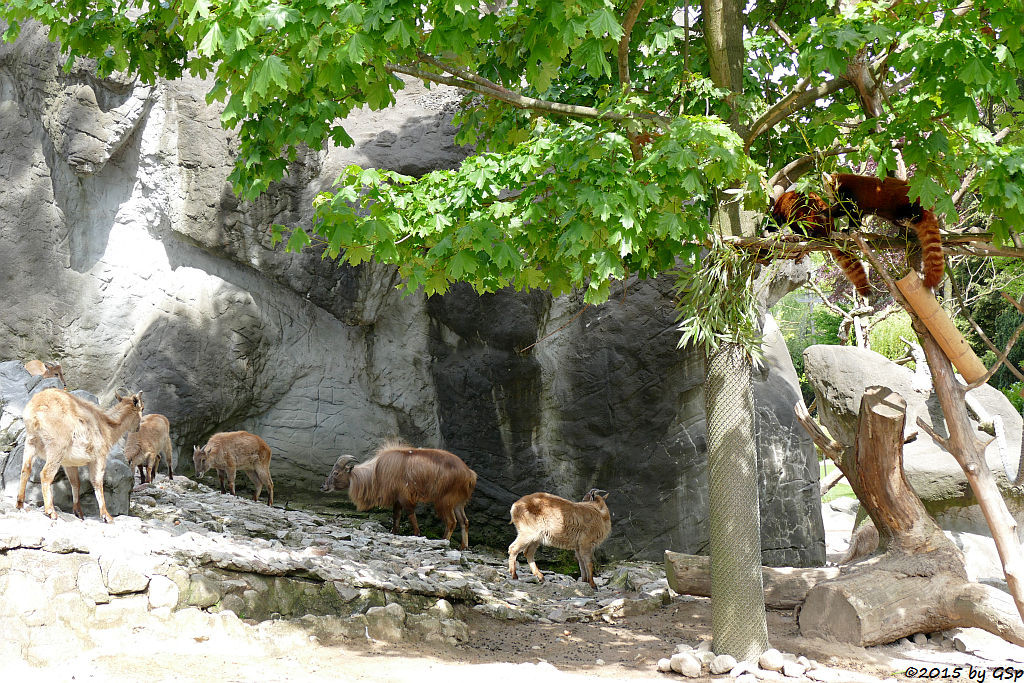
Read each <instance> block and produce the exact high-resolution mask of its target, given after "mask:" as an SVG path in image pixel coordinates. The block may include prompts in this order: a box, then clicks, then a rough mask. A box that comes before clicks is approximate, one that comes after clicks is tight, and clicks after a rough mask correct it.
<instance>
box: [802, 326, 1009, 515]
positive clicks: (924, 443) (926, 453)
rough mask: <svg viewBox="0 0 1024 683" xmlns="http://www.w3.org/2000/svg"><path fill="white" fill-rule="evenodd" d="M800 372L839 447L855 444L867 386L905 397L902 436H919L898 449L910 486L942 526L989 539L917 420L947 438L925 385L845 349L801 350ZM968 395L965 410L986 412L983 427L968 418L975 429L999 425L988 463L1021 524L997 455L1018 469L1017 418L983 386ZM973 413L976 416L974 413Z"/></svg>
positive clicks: (956, 470) (964, 488) (958, 475)
mask: <svg viewBox="0 0 1024 683" xmlns="http://www.w3.org/2000/svg"><path fill="white" fill-rule="evenodd" d="M804 369H805V372H806V373H807V377H808V378H809V379H810V381H811V385H812V386H813V387H814V394H815V396H816V399H817V404H818V419H819V420H820V421H821V423H822V424H823V425H825V427H827V428H828V430H829V432H830V433H831V434H832V435H833V437H834V438H835V439H836V440H837V441H839V442H841V443H844V444H852V443H853V442H854V436H855V434H856V430H857V414H858V412H859V410H860V400H861V396H862V395H863V394H864V390H865V389H866V388H867V387H870V386H884V387H888V388H889V389H891V390H892V391H895V392H896V393H898V394H899V395H900V396H902V397H903V398H904V400H906V402H907V420H906V424H905V427H904V432H905V434H906V435H907V436H909V435H910V434H911V433H912V432H917V436H916V438H915V439H914V440H913V441H911V442H910V443H908V444H905V445H904V447H903V468H904V471H905V472H906V475H907V481H909V482H910V485H911V486H912V487H913V488H914V491H916V492H917V495H918V496H920V497H921V500H922V501H923V502H924V504H925V507H926V508H927V509H928V511H929V513H931V514H932V516H933V517H935V519H936V521H937V522H939V524H940V525H941V526H942V527H943V528H945V529H952V530H956V531H970V532H972V533H979V534H988V533H989V532H988V527H987V525H986V523H985V520H984V518H983V517H982V515H981V512H980V509H979V508H978V506H977V504H976V503H975V501H974V494H973V493H972V492H971V490H970V487H969V486H968V484H967V478H966V477H965V476H964V473H963V470H962V469H961V468H960V466H959V465H958V464H957V463H956V461H955V460H954V459H953V456H951V455H950V454H949V453H947V452H946V451H944V450H943V449H942V448H940V447H939V445H938V444H936V443H935V442H934V441H933V440H932V439H931V437H929V436H928V434H927V433H925V432H924V430H921V429H920V428H919V427H918V426H917V420H918V418H920V419H922V420H924V421H925V422H926V423H927V424H928V425H929V426H930V427H932V428H933V429H934V430H935V431H936V432H937V433H938V434H940V435H943V436H945V435H946V434H947V431H946V425H945V420H944V418H943V415H942V408H941V407H940V406H939V400H938V397H937V396H936V395H935V394H934V393H933V392H932V389H931V386H930V385H927V386H925V385H924V384H923V383H922V382H920V381H919V378H915V375H914V373H913V372H911V371H910V370H908V369H907V368H905V367H902V366H900V365H897V364H895V363H893V362H891V361H889V360H888V359H886V358H885V357H884V356H882V355H881V354H878V353H876V352H874V351H869V350H866V349H858V348H854V347H849V346H824V345H818V346H811V347H808V348H807V349H806V350H805V351H804ZM969 397H970V399H969V402H968V406H970V405H971V403H972V402H973V401H976V402H977V403H976V405H977V406H980V407H981V410H982V412H984V413H986V414H987V415H986V416H984V417H983V419H982V420H981V421H979V420H978V417H980V416H979V415H977V414H976V413H974V414H972V424H973V425H975V426H976V427H977V428H979V429H980V427H981V424H980V423H981V422H989V423H990V424H991V423H992V422H993V421H995V420H998V423H999V425H1000V429H999V433H1000V434H1001V437H1000V438H997V439H995V440H993V441H992V443H990V444H989V446H988V448H987V449H986V451H985V459H986V461H987V462H988V466H989V468H990V469H991V470H992V473H993V474H994V475H995V480H996V484H997V485H998V486H999V489H1000V493H1002V495H1003V499H1004V500H1005V501H1006V503H1007V507H1008V508H1009V509H1010V512H1011V513H1012V514H1013V515H1014V517H1016V518H1017V520H1018V522H1020V521H1022V520H1024V496H1022V495H1021V492H1020V490H1019V488H1013V487H1010V486H1009V482H1008V481H1007V478H1006V473H1005V470H1004V465H1003V458H1002V456H1001V455H1000V449H1001V448H1002V450H1003V453H1004V454H1005V456H1006V461H1007V463H1008V465H1009V467H1010V468H1011V470H1013V469H1016V463H1017V460H1018V459H1019V457H1020V440H1021V416H1020V414H1019V413H1017V411H1015V410H1014V409H1013V405H1012V404H1011V403H1010V401H1009V400H1008V399H1007V398H1006V397H1005V396H1003V394H1002V393H1001V392H1000V391H999V390H997V389H994V388H992V387H990V386H988V385H984V386H981V387H978V388H977V389H973V390H972V391H970V392H969ZM970 410H971V412H974V409H973V408H972V409H970ZM988 428H991V427H988ZM978 436H979V438H981V439H983V440H987V439H988V438H990V437H988V436H987V435H986V434H983V433H981V432H980V431H979V434H978ZM1001 444H1002V445H1001ZM1012 473H1013V472H1012V471H1011V474H1012Z"/></svg>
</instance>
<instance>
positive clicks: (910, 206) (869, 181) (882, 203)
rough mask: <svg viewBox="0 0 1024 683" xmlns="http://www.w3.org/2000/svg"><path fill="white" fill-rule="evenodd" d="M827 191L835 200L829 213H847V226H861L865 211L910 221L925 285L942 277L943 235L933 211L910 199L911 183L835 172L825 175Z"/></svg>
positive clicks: (900, 221)
mask: <svg viewBox="0 0 1024 683" xmlns="http://www.w3.org/2000/svg"><path fill="white" fill-rule="evenodd" d="M826 185H827V188H826V189H827V191H828V193H829V194H830V199H832V201H833V202H835V204H833V206H832V209H831V212H830V213H831V217H832V218H833V219H834V218H836V217H837V216H844V215H845V216H849V218H850V227H851V228H852V229H857V228H859V227H860V223H861V218H862V216H864V215H869V216H870V215H874V216H878V217H879V218H884V219H885V220H887V221H889V222H890V223H893V224H895V225H899V226H904V225H908V224H909V225H910V227H912V228H913V229H914V232H915V233H916V234H917V240H918V242H920V244H921V262H922V266H923V270H924V286H925V287H928V288H929V289H931V288H932V287H934V286H935V285H937V284H939V282H941V281H942V275H943V273H944V271H945V269H946V262H945V259H944V258H943V254H942V235H941V234H940V233H939V221H938V219H937V218H936V217H935V214H934V213H932V212H931V211H929V210H928V209H925V208H923V207H922V206H921V203H920V202H919V201H914V202H911V201H910V192H909V189H910V186H909V185H908V184H907V181H905V180H898V179H896V178H875V177H873V176H863V175H854V174H853V173H835V174H832V175H830V176H828V179H827V181H826Z"/></svg>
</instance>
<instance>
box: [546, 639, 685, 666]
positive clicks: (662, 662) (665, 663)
mask: <svg viewBox="0 0 1024 683" xmlns="http://www.w3.org/2000/svg"><path fill="white" fill-rule="evenodd" d="M533 647H534V648H536V649H538V650H539V649H540V646H539V645H534V646H533ZM658 671H660V672H662V673H668V672H669V671H672V660H671V659H668V658H667V657H662V658H661V659H659V660H658Z"/></svg>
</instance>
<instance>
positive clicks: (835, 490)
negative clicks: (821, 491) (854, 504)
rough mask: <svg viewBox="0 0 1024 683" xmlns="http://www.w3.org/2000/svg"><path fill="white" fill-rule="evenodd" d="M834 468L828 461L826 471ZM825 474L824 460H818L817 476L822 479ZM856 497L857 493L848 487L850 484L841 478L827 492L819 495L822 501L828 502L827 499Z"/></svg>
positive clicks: (829, 471) (832, 470)
mask: <svg viewBox="0 0 1024 683" xmlns="http://www.w3.org/2000/svg"><path fill="white" fill-rule="evenodd" d="M835 469H836V466H835V465H833V464H832V463H829V465H828V472H827V473H831V472H834V471H835ZM825 475H826V468H825V462H824V461H819V462H818V477H819V478H820V479H824V478H825ZM856 497H857V495H856V494H855V493H854V492H853V489H852V488H850V485H849V484H848V483H846V480H845V479H842V480H840V482H839V483H838V484H836V485H835V486H833V487H832V488H831V489H830V490H829V492H828V493H826V494H825V495H824V496H822V497H821V502H822V503H828V502H829V501H833V500H835V499H836V498H856Z"/></svg>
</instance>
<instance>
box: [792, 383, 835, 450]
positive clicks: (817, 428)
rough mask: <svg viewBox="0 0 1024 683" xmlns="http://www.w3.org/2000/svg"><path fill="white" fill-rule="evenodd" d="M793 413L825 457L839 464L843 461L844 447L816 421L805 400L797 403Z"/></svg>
mask: <svg viewBox="0 0 1024 683" xmlns="http://www.w3.org/2000/svg"><path fill="white" fill-rule="evenodd" d="M793 413H794V414H795V415H796V419H797V422H799V423H800V424H801V425H802V426H803V428H804V429H806V430H807V433H808V434H810V436H811V440H812V441H813V442H814V445H816V446H817V447H818V448H819V449H820V450H821V452H822V454H823V455H824V456H825V457H827V458H828V459H829V460H832V461H833V462H835V463H837V464H838V463H839V462H840V461H841V460H842V457H843V452H844V451H845V449H844V448H843V445H842V444H841V443H839V442H838V441H836V440H835V439H833V438H832V437H831V436H830V435H829V433H828V432H826V431H825V428H824V427H822V426H821V425H819V424H818V423H817V422H815V421H814V418H812V417H811V413H810V412H809V411H808V410H807V406H806V405H804V402H803V399H801V400H799V401H797V402H796V405H794V406H793Z"/></svg>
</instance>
